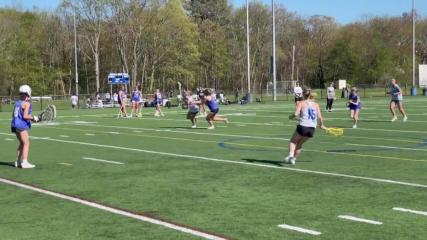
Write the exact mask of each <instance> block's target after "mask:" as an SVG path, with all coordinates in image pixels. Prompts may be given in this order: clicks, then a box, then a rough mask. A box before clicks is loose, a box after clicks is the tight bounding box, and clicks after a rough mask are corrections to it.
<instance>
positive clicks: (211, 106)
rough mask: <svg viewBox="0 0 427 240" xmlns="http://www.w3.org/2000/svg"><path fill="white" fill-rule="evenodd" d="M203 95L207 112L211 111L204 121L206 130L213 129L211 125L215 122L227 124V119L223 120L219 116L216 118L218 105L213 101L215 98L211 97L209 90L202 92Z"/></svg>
mask: <svg viewBox="0 0 427 240" xmlns="http://www.w3.org/2000/svg"><path fill="white" fill-rule="evenodd" d="M203 94H204V96H205V103H206V106H208V108H209V110H210V111H211V112H210V113H209V114H208V116H206V121H208V125H209V127H208V129H214V128H215V126H214V125H213V122H216V121H223V122H225V123H228V119H227V118H223V117H220V116H217V114H218V112H219V107H218V103H217V102H216V101H215V98H214V97H213V96H212V93H211V92H210V91H209V90H207V89H206V90H205V91H203Z"/></svg>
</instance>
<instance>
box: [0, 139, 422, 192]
mask: <svg viewBox="0 0 427 240" xmlns="http://www.w3.org/2000/svg"><path fill="white" fill-rule="evenodd" d="M0 135H9V134H8V133H0ZM33 139H39V140H45V141H52V142H62V143H70V144H76V145H84V146H93V147H100V148H109V149H119V150H126V151H134V152H144V153H149V154H157V155H164V156H173V157H182V158H192V159H200V160H205V161H213V162H222V163H230V164H240V165H246V166H254V167H263V168H273V169H278V170H287V171H293V172H300V173H309V174H317V175H323V176H333V177H342V178H350V179H359V180H366V181H372V182H379V183H386V184H393V185H402V186H410V187H417V188H427V185H425V184H419V183H410V182H402V181H396V180H390V179H383V178H374V177H363V176H355V175H348V174H341V173H333V172H322V171H313V170H306V169H300V168H292V167H279V166H273V165H265V164H259V163H250V162H240V161H233V160H226V159H218V158H210V157H203V156H195V155H187V154H176V153H169V152H159V151H152V150H145V149H138V148H128V147H121V146H113V145H104V144H97V143H87V142H77V141H70V140H63V139H53V138H47V137H33Z"/></svg>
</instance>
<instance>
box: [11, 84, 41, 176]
mask: <svg viewBox="0 0 427 240" xmlns="http://www.w3.org/2000/svg"><path fill="white" fill-rule="evenodd" d="M30 97H31V88H30V87H29V86H28V85H22V86H21V87H19V100H18V101H17V102H16V103H15V108H14V111H13V115H12V123H11V129H12V132H13V133H15V135H16V138H17V139H18V141H19V146H18V149H17V160H16V162H15V167H19V168H34V167H35V165H33V164H31V163H30V162H28V153H29V151H30V135H29V130H30V128H31V121H33V122H38V121H39V118H38V117H37V116H32V115H31V114H32V106H31V103H30V102H29V100H30Z"/></svg>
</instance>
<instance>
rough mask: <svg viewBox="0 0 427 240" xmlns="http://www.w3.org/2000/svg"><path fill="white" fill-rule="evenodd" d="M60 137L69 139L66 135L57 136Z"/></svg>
mask: <svg viewBox="0 0 427 240" xmlns="http://www.w3.org/2000/svg"><path fill="white" fill-rule="evenodd" d="M59 136H60V137H62V138H69V137H70V136H67V135H59Z"/></svg>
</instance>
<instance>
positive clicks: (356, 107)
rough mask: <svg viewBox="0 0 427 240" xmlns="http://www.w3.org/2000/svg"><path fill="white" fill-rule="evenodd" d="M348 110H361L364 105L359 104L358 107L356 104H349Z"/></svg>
mask: <svg viewBox="0 0 427 240" xmlns="http://www.w3.org/2000/svg"><path fill="white" fill-rule="evenodd" d="M348 108H349V109H350V110H360V109H361V108H362V105H361V104H357V105H356V104H349V105H348Z"/></svg>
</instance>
